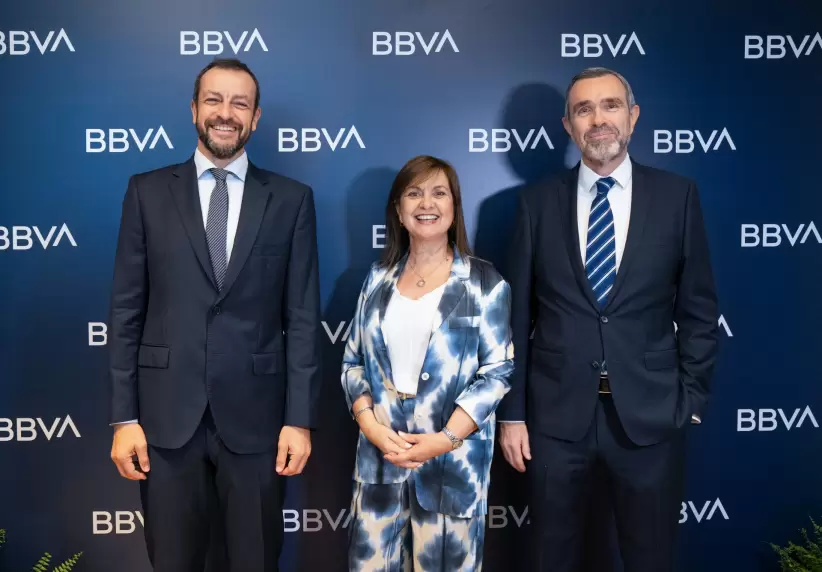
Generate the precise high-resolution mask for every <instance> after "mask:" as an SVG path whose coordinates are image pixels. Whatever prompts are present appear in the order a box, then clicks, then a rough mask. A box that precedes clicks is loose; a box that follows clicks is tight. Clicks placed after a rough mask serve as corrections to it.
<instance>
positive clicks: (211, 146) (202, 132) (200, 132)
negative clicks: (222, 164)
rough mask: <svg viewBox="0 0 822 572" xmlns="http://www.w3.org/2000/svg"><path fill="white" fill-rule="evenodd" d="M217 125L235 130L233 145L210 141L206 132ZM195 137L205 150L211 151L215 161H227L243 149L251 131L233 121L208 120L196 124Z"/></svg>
mask: <svg viewBox="0 0 822 572" xmlns="http://www.w3.org/2000/svg"><path fill="white" fill-rule="evenodd" d="M218 125H227V126H229V127H234V128H235V129H236V130H237V131H236V133H237V140H236V141H235V142H234V143H220V142H218V141H215V140H214V139H212V138H211V137H210V136H209V135H208V130H209V128H210V127H216V126H218ZM197 136H198V137H199V138H200V141H202V142H203V145H205V147H206V149H208V150H209V151H211V153H212V155H214V157H216V158H217V159H228V158H230V157H233V156H234V155H236V154H237V153H238V152H239V151H240V150H241V149H242V148H243V147H245V144H246V143H247V142H248V139H249V138H250V137H251V130H250V129H245V128H244V127H243V126H242V125H241V124H239V123H236V122H234V121H230V120H229V121H222V120H220V119H209V120H206V121H205V122H203V123H202V124H201V123H200V122H199V121H198V122H197Z"/></svg>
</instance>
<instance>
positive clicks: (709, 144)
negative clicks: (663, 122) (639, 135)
mask: <svg viewBox="0 0 822 572" xmlns="http://www.w3.org/2000/svg"><path fill="white" fill-rule="evenodd" d="M717 134H718V135H717ZM694 136H696V140H697V141H698V142H699V146H700V147H702V151H703V152H705V153H707V152H709V151H719V150H720V148H721V147H722V143H725V144H726V147H727V148H729V149H730V150H731V151H736V145H734V140H733V139H731V134H730V133H728V128H727V127H723V128H722V131H718V130H716V129H714V130H713V131H711V133H710V135H707V139H706V136H705V135H703V134H702V133H700V131H699V130H698V129H697V130H695V131H689V130H687V129H677V130H676V131H673V132H671V131H666V130H664V129H654V153H670V152H671V151H674V152H675V153H693V152H694V150H695V149H696V146H695V145H694Z"/></svg>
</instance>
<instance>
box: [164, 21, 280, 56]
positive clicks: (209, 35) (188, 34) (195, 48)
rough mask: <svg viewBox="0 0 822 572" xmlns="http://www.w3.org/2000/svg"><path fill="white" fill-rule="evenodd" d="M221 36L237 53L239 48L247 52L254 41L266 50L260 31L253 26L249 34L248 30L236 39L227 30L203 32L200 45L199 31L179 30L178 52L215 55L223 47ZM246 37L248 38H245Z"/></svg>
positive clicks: (186, 54)
mask: <svg viewBox="0 0 822 572" xmlns="http://www.w3.org/2000/svg"><path fill="white" fill-rule="evenodd" d="M223 38H225V40H226V42H227V43H228V45H229V46H230V47H231V51H233V52H234V55H237V54H238V53H239V52H240V50H242V51H244V52H247V51H249V50H251V48H252V46H253V45H254V43H255V42H256V43H257V45H258V46H259V47H260V48H262V50H263V51H264V52H267V51H268V46H266V45H265V41H263V37H262V36H261V35H260V31H259V30H258V29H257V28H254V31H253V32H251V34H250V35H249V33H248V30H246V31H244V32H243V33H242V34H240V37H239V38H237V40H234V38H233V37H232V36H231V34H230V33H229V32H217V31H209V32H203V44H202V46H201V45H200V33H199V32H192V31H184V32H180V54H181V55H184V56H191V55H196V54H199V53H203V54H205V55H207V56H216V55H219V54H222V53H223V50H224V49H225V47H224V46H223ZM246 38H248V39H247V40H246Z"/></svg>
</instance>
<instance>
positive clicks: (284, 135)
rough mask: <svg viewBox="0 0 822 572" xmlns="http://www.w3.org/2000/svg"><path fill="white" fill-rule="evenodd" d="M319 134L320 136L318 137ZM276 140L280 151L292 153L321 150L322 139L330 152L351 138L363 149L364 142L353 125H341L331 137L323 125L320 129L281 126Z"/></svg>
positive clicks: (345, 145) (343, 146)
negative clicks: (347, 126) (348, 126)
mask: <svg viewBox="0 0 822 572" xmlns="http://www.w3.org/2000/svg"><path fill="white" fill-rule="evenodd" d="M321 135H322V138H320V136H321ZM277 140H278V150H279V151H280V153H294V152H295V151H301V152H303V153H316V152H317V151H320V150H322V148H323V141H325V145H326V146H327V147H328V148H329V149H331V151H332V152H334V151H336V150H337V147H338V146H339V148H340V149H345V148H346V147H348V145H349V144H350V143H351V142H352V140H353V142H354V143H355V144H356V145H357V146H358V147H359V148H360V149H365V143H363V140H362V137H360V133H359V131H357V128H356V126H354V125H352V126H351V127H350V128H345V127H341V128H340V129H339V130H338V131H337V134H336V135H334V136H333V137H332V136H331V133H329V131H328V130H327V129H326V128H325V127H323V128H322V129H316V128H314V127H303V128H302V129H301V130H300V131H297V130H296V129H291V128H289V127H282V128H280V129H279V130H278V136H277Z"/></svg>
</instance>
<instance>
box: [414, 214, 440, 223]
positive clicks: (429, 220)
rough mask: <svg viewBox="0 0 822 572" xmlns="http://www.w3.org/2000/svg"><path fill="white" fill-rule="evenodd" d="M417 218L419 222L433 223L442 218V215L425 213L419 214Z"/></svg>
mask: <svg viewBox="0 0 822 572" xmlns="http://www.w3.org/2000/svg"><path fill="white" fill-rule="evenodd" d="M414 218H415V219H417V221H418V222H421V223H425V224H431V223H434V222H436V221H438V220H439V219H440V215H433V214H425V215H417V216H415V217H414Z"/></svg>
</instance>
